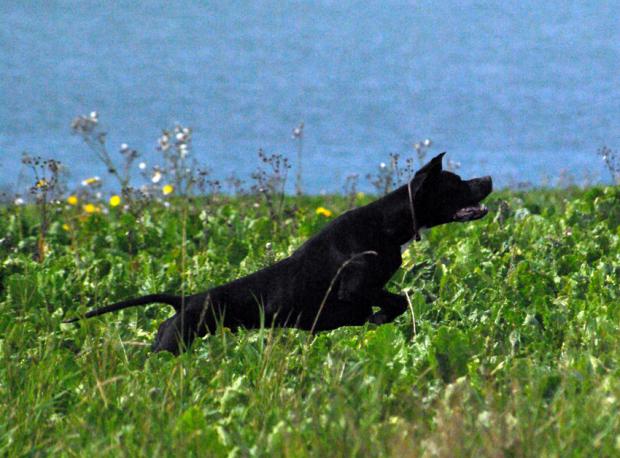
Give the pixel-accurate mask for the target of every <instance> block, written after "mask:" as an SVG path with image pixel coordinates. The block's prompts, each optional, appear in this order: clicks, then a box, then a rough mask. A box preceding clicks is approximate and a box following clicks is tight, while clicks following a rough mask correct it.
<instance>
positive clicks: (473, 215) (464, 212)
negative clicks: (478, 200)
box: [454, 205, 489, 221]
mask: <svg viewBox="0 0 620 458" xmlns="http://www.w3.org/2000/svg"><path fill="white" fill-rule="evenodd" d="M488 212H489V209H488V208H487V207H485V206H484V205H475V206H472V207H464V208H461V209H460V210H459V211H457V212H456V213H455V214H454V221H472V220H475V219H480V218H482V217H483V216H484V215H486V214H487V213H488Z"/></svg>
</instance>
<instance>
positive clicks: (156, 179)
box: [151, 170, 162, 183]
mask: <svg viewBox="0 0 620 458" xmlns="http://www.w3.org/2000/svg"><path fill="white" fill-rule="evenodd" d="M161 177H162V175H161V172H160V171H159V170H155V172H154V173H153V176H152V177H151V181H152V182H153V183H159V182H160V181H161Z"/></svg>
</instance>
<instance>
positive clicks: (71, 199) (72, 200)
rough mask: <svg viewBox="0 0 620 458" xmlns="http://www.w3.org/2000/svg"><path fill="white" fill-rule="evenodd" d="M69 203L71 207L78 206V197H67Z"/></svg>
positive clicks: (73, 195)
mask: <svg viewBox="0 0 620 458" xmlns="http://www.w3.org/2000/svg"><path fill="white" fill-rule="evenodd" d="M67 203H68V204H69V205H77V203H78V197H77V196H76V195H75V194H72V195H70V196H69V197H67Z"/></svg>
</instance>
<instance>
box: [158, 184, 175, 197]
mask: <svg viewBox="0 0 620 458" xmlns="http://www.w3.org/2000/svg"><path fill="white" fill-rule="evenodd" d="M161 192H162V194H163V195H164V196H167V195H168V194H172V193H173V192H174V186H172V185H171V184H166V185H164V187H163V188H161Z"/></svg>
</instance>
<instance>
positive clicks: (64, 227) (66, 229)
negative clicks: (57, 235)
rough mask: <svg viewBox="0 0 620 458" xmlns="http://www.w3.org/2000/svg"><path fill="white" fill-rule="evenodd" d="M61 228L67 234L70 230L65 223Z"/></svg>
mask: <svg viewBox="0 0 620 458" xmlns="http://www.w3.org/2000/svg"><path fill="white" fill-rule="evenodd" d="M62 228H63V229H64V230H65V231H67V232H69V230H70V229H71V228H70V227H69V225H68V224H67V223H65V224H63V225H62Z"/></svg>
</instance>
